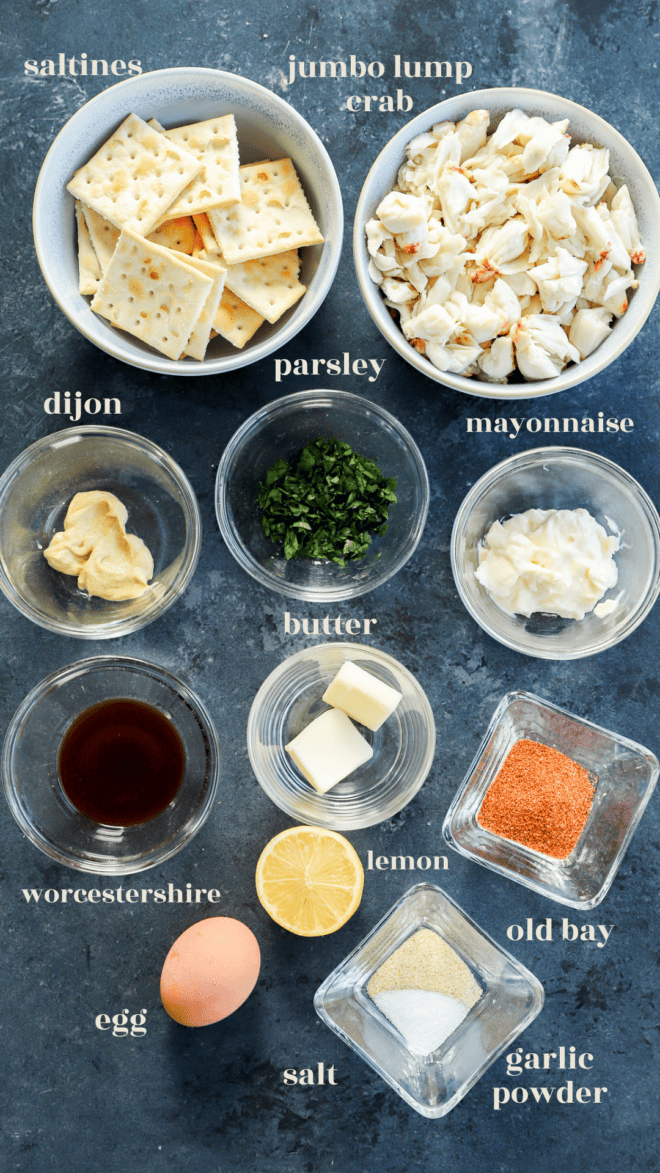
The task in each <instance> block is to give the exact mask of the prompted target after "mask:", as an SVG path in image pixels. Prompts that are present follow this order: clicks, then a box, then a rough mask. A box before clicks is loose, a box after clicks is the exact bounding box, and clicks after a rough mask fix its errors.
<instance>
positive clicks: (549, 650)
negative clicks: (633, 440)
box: [451, 447, 660, 660]
mask: <svg viewBox="0 0 660 1173" xmlns="http://www.w3.org/2000/svg"><path fill="white" fill-rule="evenodd" d="M451 563H452V570H453V574H454V581H455V583H456V587H457V589H458V593H459V595H460V596H461V599H462V601H463V603H464V604H465V606H466V607H467V609H468V611H469V612H470V614H471V615H472V617H473V619H475V620H476V621H477V623H478V624H479V625H480V627H482V628H483V630H484V631H485V632H487V634H488V635H490V636H492V637H493V639H496V640H498V641H499V642H500V643H502V644H504V645H505V646H506V647H509V648H512V649H513V650H514V651H517V652H522V653H524V654H525V655H527V656H538V657H539V658H540V659H545V660H574V659H579V658H581V657H582V656H591V655H594V654H595V653H596V652H602V651H605V649H606V648H610V647H613V645H614V644H617V643H619V642H620V641H621V640H622V639H625V638H626V636H628V635H630V634H631V632H633V631H634V630H635V628H636V627H638V626H639V624H640V623H641V622H642V621H643V620H644V619H645V618H646V616H647V615H648V613H649V611H650V610H651V608H652V607H653V604H654V603H655V601H656V599H657V597H658V592H659V591H660V517H658V513H657V510H656V508H655V506H654V504H653V502H652V501H651V499H650V498H649V496H648V495H647V493H646V492H645V491H644V489H643V488H642V487H641V485H639V484H638V483H637V481H635V480H634V479H633V477H631V476H630V474H629V473H627V472H626V471H625V469H622V468H620V467H619V466H618V465H616V464H614V463H613V462H612V461H611V460H607V459H606V458H605V457H604V456H599V455H598V454H597V453H595V452H587V451H584V450H582V449H579V448H555V447H549V448H536V449H533V450H532V451H529V452H521V453H517V454H516V455H515V456H512V457H510V458H509V459H508V460H505V461H503V462H502V463H501V464H498V465H496V466H495V467H494V468H491V469H490V470H489V471H488V472H487V473H486V474H485V475H484V476H483V477H481V479H480V480H479V481H477V482H476V484H474V485H473V486H472V488H471V489H470V491H469V493H468V494H467V496H466V497H465V500H464V501H463V503H462V505H461V507H460V509H459V511H458V513H457V515H456V520H455V522H454V528H453V532H452V538H451Z"/></svg>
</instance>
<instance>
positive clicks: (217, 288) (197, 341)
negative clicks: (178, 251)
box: [185, 257, 227, 362]
mask: <svg viewBox="0 0 660 1173" xmlns="http://www.w3.org/2000/svg"><path fill="white" fill-rule="evenodd" d="M186 264H187V265H192V266H193V268H196V269H198V270H199V272H200V273H205V274H206V276H207V277H210V278H211V280H212V281H213V286H212V288H211V289H210V291H209V294H208V297H207V298H206V301H205V302H204V308H203V310H202V312H201V314H200V316H199V318H198V319H197V321H196V322H195V325H194V327H193V332H192V334H191V335H190V338H189V339H188V343H187V345H186V349H185V353H186V354H187V355H190V357H191V358H196V359H198V360H199V362H201V361H202V359H203V358H204V355H205V354H206V347H207V346H208V344H209V338H210V335H211V329H212V327H213V319H214V318H215V315H216V314H217V312H218V307H219V305H220V298H221V297H222V292H223V290H224V287H225V277H226V276H227V270H226V269H225V268H224V267H223V265H218V264H214V263H213V262H212V261H204V260H201V258H196V257H189V258H188V260H187V261H186Z"/></svg>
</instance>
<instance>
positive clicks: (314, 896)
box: [256, 827, 364, 937]
mask: <svg viewBox="0 0 660 1173" xmlns="http://www.w3.org/2000/svg"><path fill="white" fill-rule="evenodd" d="M256 883H257V896H258V897H259V900H260V901H261V903H262V905H263V907H264V908H265V910H266V912H267V913H268V915H269V916H271V917H272V918H273V920H274V921H276V922H277V924H278V925H281V926H282V928H283V929H288V930H289V932H290V933H297V934H298V935H299V936H301V937H323V936H325V934H326V933H334V932H336V930H337V929H340V928H341V927H342V925H345V924H346V921H347V920H349V919H350V918H351V917H352V915H353V913H354V912H355V910H356V908H358V906H359V904H360V900H361V898H362V887H363V885H364V871H363V869H362V864H361V863H360V858H359V856H358V854H357V852H356V850H355V848H354V847H351V844H350V843H349V842H348V840H347V839H344V837H343V835H338V834H337V832H336V831H326V830H325V829H324V828H322V827H291V828H290V829H289V830H288V831H281V832H280V834H279V835H276V836H275V838H274V839H271V841H270V843H268V844H267V845H266V847H264V849H263V851H262V853H261V855H260V857H259V862H258V864H257V875H256Z"/></svg>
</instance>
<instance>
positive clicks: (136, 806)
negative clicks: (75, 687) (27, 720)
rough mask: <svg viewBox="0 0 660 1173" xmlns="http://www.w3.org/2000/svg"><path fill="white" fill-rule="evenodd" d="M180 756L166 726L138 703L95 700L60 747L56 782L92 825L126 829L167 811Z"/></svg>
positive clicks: (176, 784) (180, 750)
mask: <svg viewBox="0 0 660 1173" xmlns="http://www.w3.org/2000/svg"><path fill="white" fill-rule="evenodd" d="M184 763H185V752H184V748H183V744H182V741H181V738H180V737H179V734H178V733H177V731H176V729H175V728H174V726H173V724H172V722H171V721H170V720H168V718H167V717H165V716H164V715H163V714H162V713H161V712H160V711H159V710H158V709H155V708H154V707H153V706H152V705H146V704H144V703H143V702H142V701H134V700H129V699H125V700H111V701H101V702H100V703H99V704H97V705H92V706H91V708H89V709H86V710H85V712H84V713H81V714H80V716H79V717H77V718H76V720H75V721H74V722H73V725H72V726H71V728H70V729H68V730H67V732H66V733H65V735H64V738H63V739H62V744H61V746H60V752H59V758H58V769H59V775H60V781H61V783H62V786H63V788H64V792H65V794H66V795H67V797H68V799H69V800H70V802H72V803H73V805H74V806H75V807H76V808H77V810H79V811H80V813H81V814H83V815H86V816H87V818H88V819H93V820H94V822H96V823H105V824H106V825H109V826H112V827H132V826H134V825H135V824H136V823H144V822H146V821H147V819H153V818H155V816H156V815H158V814H160V812H161V811H163V810H165V807H166V806H169V804H170V802H171V801H172V799H173V798H174V796H175V794H176V792H177V790H178V789H179V786H180V785H181V781H182V778H183V770H184Z"/></svg>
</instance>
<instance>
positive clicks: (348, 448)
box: [215, 391, 429, 602]
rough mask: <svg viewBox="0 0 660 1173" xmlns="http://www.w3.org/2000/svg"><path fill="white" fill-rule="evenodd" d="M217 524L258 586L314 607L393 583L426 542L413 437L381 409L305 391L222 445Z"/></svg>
mask: <svg viewBox="0 0 660 1173" xmlns="http://www.w3.org/2000/svg"><path fill="white" fill-rule="evenodd" d="M215 501H216V513H217V517H218V523H219V525H220V530H221V532H222V536H223V538H224V540H225V542H226V543H227V545H228V547H229V549H230V550H231V552H232V554H233V555H234V558H235V559H236V561H237V562H238V563H239V565H240V566H242V567H243V569H244V570H247V572H248V574H251V575H252V577H253V578H256V579H257V581H258V582H260V583H261V584H262V585H263V586H265V587H269V588H270V589H271V590H274V591H278V592H279V593H280V594H282V595H289V596H290V597H291V598H295V599H306V600H308V601H311V602H331V601H333V600H340V599H353V598H356V597H357V596H358V595H363V594H366V592H367V591H372V590H375V588H376V587H379V586H381V585H382V584H383V583H384V582H387V580H388V579H389V578H391V577H392V575H394V574H396V572H397V571H398V570H400V569H401V567H402V566H403V565H404V563H406V562H407V561H408V559H409V558H410V557H411V555H412V554H413V552H414V551H415V549H416V547H417V544H418V542H419V540H420V538H421V536H422V531H423V529H424V524H425V522H426V515H427V513H428V506H429V482H428V476H427V472H426V467H425V465H424V461H423V459H422V456H421V453H420V451H419V449H418V447H417V445H416V444H415V441H414V440H413V438H412V436H410V434H409V433H408V432H407V431H406V429H405V428H404V427H403V426H402V425H401V424H400V423H399V421H398V420H396V419H395V418H394V416H392V415H390V414H389V412H387V411H385V410H384V408H382V407H380V406H379V405H378V404H377V403H372V402H371V401H370V400H368V399H364V398H362V396H359V395H351V394H350V393H349V392H347V391H300V392H297V393H296V394H294V395H287V396H285V397H284V398H283V399H277V400H276V401H275V402H274V403H269V404H267V406H266V407H263V408H261V410H260V411H257V412H255V414H254V415H253V416H250V418H249V419H248V420H246V422H245V423H244V424H243V425H242V426H241V427H240V428H239V429H238V431H237V432H236V433H235V435H234V436H233V437H232V439H231V440H230V442H229V444H228V445H227V447H226V449H225V451H224V454H223V457H222V460H221V462H220V466H219V468H218V476H217V481H216V496H215Z"/></svg>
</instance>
